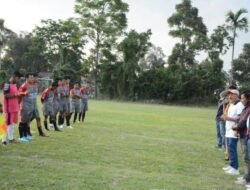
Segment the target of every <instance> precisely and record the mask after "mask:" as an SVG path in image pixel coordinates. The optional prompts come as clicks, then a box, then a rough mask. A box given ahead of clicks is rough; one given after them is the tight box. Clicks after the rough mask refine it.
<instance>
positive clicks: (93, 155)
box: [0, 101, 245, 190]
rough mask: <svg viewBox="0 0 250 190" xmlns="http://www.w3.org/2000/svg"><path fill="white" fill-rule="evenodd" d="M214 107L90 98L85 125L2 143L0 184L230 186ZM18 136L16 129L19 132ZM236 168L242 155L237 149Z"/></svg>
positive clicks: (127, 189)
mask: <svg viewBox="0 0 250 190" xmlns="http://www.w3.org/2000/svg"><path fill="white" fill-rule="evenodd" d="M214 115H215V110H214V109H208V108H207V109H206V108H190V107H174V106H161V105H143V104H132V103H116V102H108V101H90V111H89V112H88V113H87V116H86V122H85V123H84V124H74V125H73V126H74V129H64V130H63V132H62V133H58V132H54V131H51V132H49V135H50V137H49V138H41V137H38V136H37V131H36V128H35V125H34V123H33V124H32V125H33V126H32V130H33V131H35V132H36V133H35V135H36V136H35V139H34V140H33V141H32V142H30V143H22V144H17V145H8V146H7V147H0V190H4V189H25V190H27V189H46V190H49V189H55V190H72V189H80V190H85V189H86V190H109V189H111V190H235V189H239V190H241V189H245V188H244V187H239V186H236V185H234V180H235V178H236V177H233V176H228V175H225V174H224V172H223V171H222V169H221V168H222V167H224V166H226V163H225V161H224V160H223V158H224V156H223V153H222V152H220V151H218V150H217V149H215V148H214V147H215V127H214ZM16 137H17V133H16ZM240 165H241V168H240V171H241V173H242V172H243V159H242V155H241V153H240Z"/></svg>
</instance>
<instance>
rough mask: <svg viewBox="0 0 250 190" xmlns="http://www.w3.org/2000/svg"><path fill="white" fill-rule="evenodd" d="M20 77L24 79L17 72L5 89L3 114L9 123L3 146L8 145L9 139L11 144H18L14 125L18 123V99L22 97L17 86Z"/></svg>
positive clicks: (5, 85)
mask: <svg viewBox="0 0 250 190" xmlns="http://www.w3.org/2000/svg"><path fill="white" fill-rule="evenodd" d="M20 77H22V75H21V73H19V72H18V71H15V72H14V73H13V74H12V76H11V77H10V79H9V81H8V82H6V83H5V84H4V87H3V93H4V102H3V112H4V116H5V121H6V123H7V134H6V135H5V136H4V137H3V138H2V144H3V145H7V137H8V139H9V143H15V142H16V141H15V139H14V124H17V122H18V111H19V107H18V97H19V96H21V93H18V89H17V86H16V84H17V82H18V81H19V78H20Z"/></svg>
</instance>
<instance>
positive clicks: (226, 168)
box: [222, 166, 232, 171]
mask: <svg viewBox="0 0 250 190" xmlns="http://www.w3.org/2000/svg"><path fill="white" fill-rule="evenodd" d="M230 169H232V167H231V166H227V167H224V168H222V170H224V171H227V170H230Z"/></svg>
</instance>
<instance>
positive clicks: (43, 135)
mask: <svg viewBox="0 0 250 190" xmlns="http://www.w3.org/2000/svg"><path fill="white" fill-rule="evenodd" d="M39 136H40V137H49V135H47V134H45V133H41V134H39Z"/></svg>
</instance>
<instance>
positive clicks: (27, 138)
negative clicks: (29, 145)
mask: <svg viewBox="0 0 250 190" xmlns="http://www.w3.org/2000/svg"><path fill="white" fill-rule="evenodd" d="M23 138H25V139H26V140H27V141H30V140H31V139H30V138H29V137H28V136H27V137H23Z"/></svg>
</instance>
